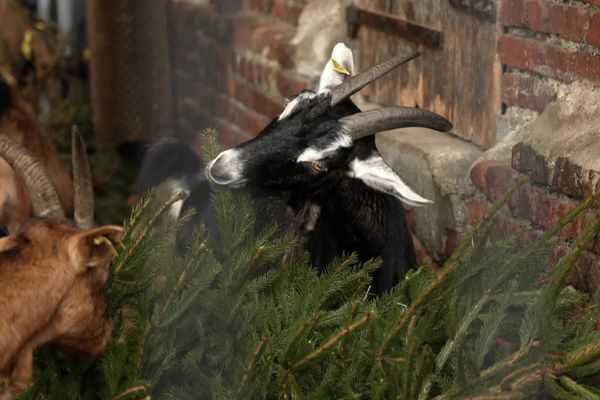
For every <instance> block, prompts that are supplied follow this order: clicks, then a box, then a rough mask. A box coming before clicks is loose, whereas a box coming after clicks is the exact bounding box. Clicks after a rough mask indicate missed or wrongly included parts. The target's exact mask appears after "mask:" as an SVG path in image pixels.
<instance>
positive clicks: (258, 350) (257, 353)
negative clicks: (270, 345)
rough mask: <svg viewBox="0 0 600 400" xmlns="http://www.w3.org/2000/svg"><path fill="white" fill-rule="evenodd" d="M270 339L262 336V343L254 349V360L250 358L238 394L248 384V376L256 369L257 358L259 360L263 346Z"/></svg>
mask: <svg viewBox="0 0 600 400" xmlns="http://www.w3.org/2000/svg"><path fill="white" fill-rule="evenodd" d="M268 341H269V338H268V337H266V336H262V337H261V338H260V343H259V344H258V346H257V347H256V350H254V353H253V354H252V360H250V363H249V364H248V366H247V367H246V370H245V371H244V376H243V377H242V381H241V382H240V386H239V387H238V390H237V392H236V393H237V395H238V396H239V394H240V393H241V392H242V390H243V389H244V386H246V383H247V382H248V378H249V377H250V374H251V373H252V370H253V369H254V366H255V365H256V360H258V357H260V354H261V353H262V351H263V348H264V347H265V344H266V343H267V342H268Z"/></svg>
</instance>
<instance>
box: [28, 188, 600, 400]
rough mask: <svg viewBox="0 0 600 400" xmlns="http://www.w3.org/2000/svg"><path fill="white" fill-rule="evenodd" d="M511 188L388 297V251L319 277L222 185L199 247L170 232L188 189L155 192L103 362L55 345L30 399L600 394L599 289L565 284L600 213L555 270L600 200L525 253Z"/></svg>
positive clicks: (115, 290) (132, 252)
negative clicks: (384, 260) (501, 232)
mask: <svg viewBox="0 0 600 400" xmlns="http://www.w3.org/2000/svg"><path fill="white" fill-rule="evenodd" d="M513 190H514V188H513ZM509 196H510V192H509V193H507V194H506V195H504V197H503V198H502V199H500V200H499V201H498V203H497V204H496V205H494V207H492V208H491V209H490V211H489V213H488V215H487V216H486V217H485V218H484V219H483V221H482V222H481V223H480V224H479V226H478V227H477V228H476V229H474V230H473V231H472V232H471V234H470V235H469V237H467V238H466V239H465V240H464V241H463V242H462V243H461V245H460V246H459V247H458V249H457V250H456V252H455V253H454V254H453V255H452V257H450V259H449V260H448V261H447V262H446V263H445V264H444V265H443V266H442V267H441V268H440V269H439V270H437V271H432V270H431V269H429V268H421V269H419V270H416V271H413V272H411V273H410V274H408V276H407V277H406V279H405V280H404V281H403V282H402V284H401V285H399V286H398V287H397V288H396V289H395V290H393V291H392V292H390V293H388V294H386V295H384V296H382V297H380V298H376V297H374V296H372V295H370V294H369V285H370V278H369V276H370V273H371V272H372V271H373V270H374V269H375V268H377V267H378V264H379V263H378V261H377V260H374V261H372V262H369V263H366V264H364V265H363V264H360V263H358V262H357V260H356V257H355V256H354V255H348V256H347V257H345V258H343V259H340V260H338V261H337V262H335V263H333V264H332V265H330V266H329V268H328V269H327V270H326V271H325V272H324V273H322V274H320V275H319V274H318V273H317V272H316V271H315V269H313V268H312V267H311V266H310V265H309V262H308V260H307V257H305V256H294V257H289V256H288V257H286V255H289V254H299V252H294V251H291V250H292V249H294V248H296V246H297V243H296V242H295V240H294V238H291V237H288V236H285V235H282V234H281V233H280V232H279V230H278V229H277V227H275V226H271V227H269V228H267V229H264V230H263V231H261V232H259V233H256V232H255V231H254V226H255V221H254V217H253V215H252V212H251V209H252V207H251V205H250V203H249V200H248V199H247V198H245V197H244V196H243V195H240V194H238V193H234V192H229V191H216V195H215V196H214V199H213V200H214V207H215V213H216V216H217V220H218V225H219V227H220V232H219V241H218V242H216V241H213V240H211V238H210V237H208V236H207V234H206V232H204V231H203V230H202V229H198V231H197V232H196V234H195V235H194V237H193V238H192V239H191V240H190V241H189V243H188V251H187V253H185V255H184V256H181V255H179V254H178V252H177V251H176V249H175V243H174V239H173V236H174V235H173V231H174V230H175V229H176V228H177V227H176V226H172V227H169V228H160V227H155V225H156V224H155V222H156V221H157V220H158V219H159V217H160V215H161V214H162V213H163V212H164V211H165V210H167V209H168V207H169V206H170V205H171V204H173V203H174V202H175V201H177V200H179V197H175V198H172V199H170V200H169V201H168V202H167V203H166V204H164V205H162V206H161V207H159V209H158V210H154V211H153V210H152V207H150V204H151V201H150V198H146V199H145V200H143V201H142V202H141V204H140V205H139V206H138V207H137V208H136V209H135V210H134V211H133V214H132V216H131V218H130V220H129V222H128V223H127V224H126V235H125V239H124V241H123V244H124V245H123V248H121V249H120V250H119V256H118V258H117V259H116V261H115V263H114V266H113V277H112V281H111V283H110V286H109V288H108V291H107V297H108V300H109V302H110V312H111V314H112V316H113V318H114V321H115V329H114V334H113V344H112V345H111V347H110V349H109V350H108V352H107V353H106V354H105V355H104V356H103V357H102V358H100V359H99V360H97V361H96V362H93V363H90V362H84V361H81V360H77V359H73V358H70V357H68V356H63V355H60V354H59V353H57V352H54V351H52V350H48V349H46V350H43V351H40V352H39V354H37V359H36V372H35V381H34V384H33V385H32V386H31V388H29V390H27V391H26V392H25V393H23V394H22V396H21V397H20V398H21V399H122V400H131V399H149V398H153V399H259V398H268V399H271V398H273V399H275V398H284V399H305V398H306V399H329V398H335V399H367V398H369V399H370V398H373V399H392V398H394V399H431V398H435V399H459V398H460V399H462V398H471V399H514V398H527V399H529V398H535V397H537V396H538V395H541V394H546V395H547V396H550V397H553V398H558V399H563V398H564V399H575V398H586V399H597V398H598V399H600V390H598V389H597V388H596V387H595V386H594V382H595V380H594V377H597V376H598V374H599V373H600V333H599V332H597V331H595V330H594V329H593V324H594V321H595V320H596V319H597V318H598V315H599V313H600V292H597V293H595V294H594V295H592V296H588V295H586V294H582V293H579V292H577V291H575V290H574V289H573V288H571V287H569V286H567V285H566V283H565V280H566V277H567V276H568V274H569V271H570V270H571V269H572V268H573V266H574V265H575V262H576V260H577V259H578V257H579V255H580V253H581V251H582V250H583V249H585V248H586V247H587V245H588V244H589V243H590V241H591V240H592V239H593V238H594V237H595V235H596V234H597V233H598V231H599V230H600V217H599V216H598V214H596V217H595V219H594V220H593V221H592V222H590V223H589V224H588V226H586V228H585V229H584V231H583V232H582V234H581V236H580V237H579V238H578V239H577V241H576V243H575V244H574V245H573V247H572V248H571V249H570V251H569V252H568V253H567V254H566V255H565V256H564V257H563V259H562V260H561V261H560V262H559V264H558V266H557V267H555V268H554V270H553V272H552V273H551V274H550V275H549V276H548V272H547V270H548V268H547V267H548V265H549V255H550V252H551V249H552V248H553V246H554V245H555V237H556V235H557V233H558V232H559V230H560V229H561V228H562V227H563V226H564V225H566V224H567V223H569V222H570V221H572V220H573V219H574V218H575V217H576V216H577V215H578V214H579V213H580V212H582V211H583V210H586V209H588V208H589V207H591V206H592V205H593V204H594V203H595V201H596V198H595V197H592V198H589V199H587V200H586V201H584V202H582V203H581V205H580V206H579V207H578V208H577V209H575V210H573V211H572V212H571V213H569V214H568V215H567V216H565V217H564V218H563V219H561V220H560V221H559V222H558V223H557V224H556V225H555V226H554V227H553V228H552V229H550V230H548V231H547V232H546V233H545V234H543V235H542V236H541V237H540V238H539V239H537V240H536V241H534V242H533V243H531V244H529V245H528V246H526V247H519V246H517V244H516V240H514V239H507V240H504V241H498V242H494V241H492V240H490V239H489V234H490V231H491V229H492V227H493V225H494V221H495V217H496V214H497V212H498V210H499V209H500V208H501V207H502V206H503V205H504V203H505V202H506V200H507V199H508V198H509ZM283 260H285V261H283ZM542 278H543V279H544V280H545V282H546V283H545V284H544V285H542V286H540V285H539V284H537V283H536V282H539V281H540V279H542ZM583 303H585V304H586V307H585V308H583V311H582V307H581V305H582V304H583ZM566 320H568V321H569V322H568V323H567V324H565V323H564V321H566Z"/></svg>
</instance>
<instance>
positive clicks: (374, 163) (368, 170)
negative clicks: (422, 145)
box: [348, 153, 433, 207]
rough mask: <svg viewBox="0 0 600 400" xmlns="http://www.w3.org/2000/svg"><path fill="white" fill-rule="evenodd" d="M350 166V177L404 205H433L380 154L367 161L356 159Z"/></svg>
mask: <svg viewBox="0 0 600 400" xmlns="http://www.w3.org/2000/svg"><path fill="white" fill-rule="evenodd" d="M348 166H349V168H350V171H349V172H348V175H349V176H350V177H352V178H356V179H360V180H361V181H363V182H364V183H365V184H366V185H367V186H369V187H371V188H373V189H375V190H378V191H380V192H384V193H388V194H391V195H392V196H394V197H396V198H398V199H399V200H400V201H402V202H403V203H406V204H408V205H410V206H417V207H419V206H424V205H426V204H431V203H433V202H432V201H431V200H428V199H426V198H424V197H421V196H420V195H418V194H417V193H416V192H415V191H414V190H412V189H411V188H410V187H409V186H408V185H407V184H406V183H405V182H404V181H403V180H402V179H401V178H400V177H399V176H398V175H397V174H396V173H395V172H394V170H393V169H391V168H390V167H389V166H388V165H387V164H386V163H385V161H383V158H381V156H380V155H379V154H376V153H374V154H373V155H371V156H370V157H369V158H367V159H365V160H360V159H358V158H355V159H354V160H353V161H352V162H350V164H349V165H348Z"/></svg>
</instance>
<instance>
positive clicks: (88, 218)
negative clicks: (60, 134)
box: [71, 126, 94, 230]
mask: <svg viewBox="0 0 600 400" xmlns="http://www.w3.org/2000/svg"><path fill="white" fill-rule="evenodd" d="M71 159H72V163H73V203H74V205H73V209H74V210H73V219H74V220H75V225H77V226H78V227H79V228H81V229H84V230H87V229H92V228H93V227H94V189H93V188H92V173H91V171H90V164H89V162H88V158H87V154H86V151H85V143H84V141H83V138H82V137H81V134H80V133H79V129H78V128H77V126H73V128H72V130H71Z"/></svg>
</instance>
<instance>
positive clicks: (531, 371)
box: [498, 362, 544, 390]
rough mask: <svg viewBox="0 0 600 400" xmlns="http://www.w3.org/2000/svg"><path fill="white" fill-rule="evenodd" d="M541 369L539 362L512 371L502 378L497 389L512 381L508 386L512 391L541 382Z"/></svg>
mask: <svg viewBox="0 0 600 400" xmlns="http://www.w3.org/2000/svg"><path fill="white" fill-rule="evenodd" d="M543 369H544V368H543V365H542V364H541V363H540V362H536V363H533V364H529V365H526V366H524V367H521V368H519V369H516V370H514V371H512V372H511V373H510V374H508V375H506V376H505V377H504V378H502V380H501V381H500V383H499V384H498V387H500V388H501V387H503V386H504V385H506V384H507V383H508V382H510V381H512V380H514V382H512V383H511V384H510V385H509V386H510V388H511V389H512V390H515V389H517V388H519V387H520V386H528V385H531V383H532V382H535V381H541V380H542V376H543V375H544V374H543V373H542V371H543ZM516 378H518V379H516Z"/></svg>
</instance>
